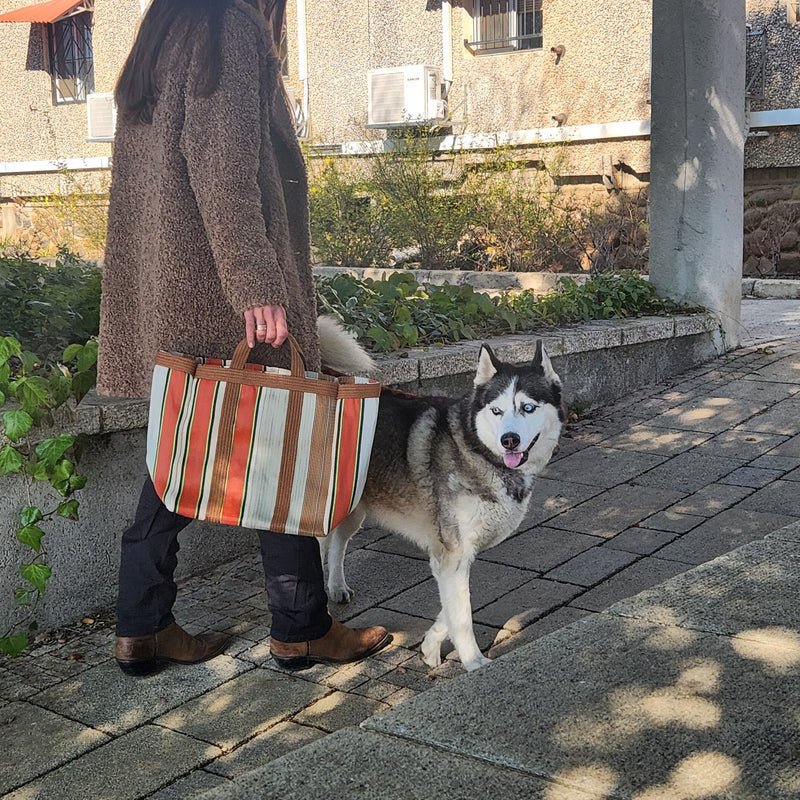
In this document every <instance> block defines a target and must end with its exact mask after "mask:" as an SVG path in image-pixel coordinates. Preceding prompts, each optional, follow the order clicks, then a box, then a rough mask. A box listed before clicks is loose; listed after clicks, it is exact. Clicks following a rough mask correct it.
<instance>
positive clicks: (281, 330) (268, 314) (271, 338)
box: [244, 306, 289, 347]
mask: <svg viewBox="0 0 800 800" xmlns="http://www.w3.org/2000/svg"><path fill="white" fill-rule="evenodd" d="M244 327H245V336H246V337H247V344H249V345H250V347H255V345H256V342H266V343H267V344H271V345H272V346H273V347H280V346H281V345H282V344H283V343H284V342H285V341H286V337H287V335H288V333H289V331H288V329H287V328H286V312H285V311H284V309H283V306H260V307H259V308H250V309H248V310H247V311H245V312H244Z"/></svg>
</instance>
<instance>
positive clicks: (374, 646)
mask: <svg viewBox="0 0 800 800" xmlns="http://www.w3.org/2000/svg"><path fill="white" fill-rule="evenodd" d="M391 641H392V637H391V634H390V633H389V632H388V631H387V630H386V628H382V627H380V625H376V626H374V627H372V628H347V627H345V626H344V625H342V623H341V622H338V621H337V620H333V624H332V625H331V629H330V630H329V631H328V632H327V633H326V634H325V635H324V636H323V637H321V638H320V639H313V640H312V641H310V642H279V641H278V640H277V639H272V640H271V641H270V646H269V652H270V655H271V656H272V658H273V659H274V661H275V663H276V664H277V665H278V666H279V667H281V668H282V669H286V670H291V671H292V672H294V671H296V670H299V669H308V667H310V666H313V665H314V664H349V663H350V662H351V661H360V660H361V659H362V658H366V657H367V656H371V655H372V654H373V653H377V652H378V650H382V649H383V648H384V647H386V645H388V644H389V643H390V642H391Z"/></svg>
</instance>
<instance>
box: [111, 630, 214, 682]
mask: <svg viewBox="0 0 800 800" xmlns="http://www.w3.org/2000/svg"><path fill="white" fill-rule="evenodd" d="M227 643H228V636H227V635H226V634H224V633H203V634H201V635H200V636H191V635H190V634H188V633H186V631H185V630H184V629H183V628H181V626H180V625H178V623H177V622H173V623H172V624H171V625H168V626H167V627H166V628H164V630H162V631H159V632H158V633H151V634H150V635H149V636H118V637H117V639H116V641H115V643H114V658H116V659H117V664H119V667H120V669H121V670H122V671H123V672H124V673H126V674H127V675H152V674H153V673H154V672H156V671H157V670H159V669H160V668H161V667H162V666H163V665H164V663H165V662H172V663H174V664H198V663H199V662H201V661H208V660H209V659H210V658H214V656H218V655H219V654H220V653H221V652H222V651H223V650H224V649H225V645H226V644H227Z"/></svg>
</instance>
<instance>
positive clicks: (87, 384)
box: [72, 367, 97, 403]
mask: <svg viewBox="0 0 800 800" xmlns="http://www.w3.org/2000/svg"><path fill="white" fill-rule="evenodd" d="M95 383H97V371H96V370H95V369H94V367H93V368H92V369H90V370H89V371H88V372H79V373H77V374H76V375H73V376H72V396H73V397H74V398H75V400H76V401H77V402H78V403H80V401H81V400H83V398H84V397H85V396H86V394H87V392H89V391H90V390H91V389H93V388H94V385H95Z"/></svg>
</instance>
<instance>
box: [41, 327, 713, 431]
mask: <svg viewBox="0 0 800 800" xmlns="http://www.w3.org/2000/svg"><path fill="white" fill-rule="evenodd" d="M718 330H719V323H718V321H717V320H716V318H715V317H713V316H712V315H710V314H687V315H686V316H679V317H639V318H637V319H629V320H600V321H595V322H587V323H583V324H580V325H576V326H574V327H571V328H553V329H549V330H546V331H543V332H542V334H521V335H517V336H503V337H499V338H494V339H489V340H487V342H488V344H490V345H491V347H492V349H493V350H494V351H495V352H496V353H497V355H498V356H499V357H500V358H502V359H503V360H505V361H509V362H512V363H517V364H519V363H524V362H526V361H531V360H532V359H533V356H534V354H535V352H536V342H537V341H538V340H539V339H542V341H543V343H544V347H545V350H546V351H547V353H548V354H549V355H550V356H551V357H553V358H558V357H559V356H567V355H574V354H577V353H590V352H593V351H597V350H608V349H612V348H624V347H627V346H630V345H637V344H643V343H646V342H656V341H661V340H668V339H677V338H681V337H688V336H695V335H698V334H704V333H714V332H716V331H718ZM480 346H481V342H479V341H471V342H461V343H459V344H452V345H443V346H441V347H431V348H428V349H425V348H413V349H410V350H407V351H405V352H404V353H403V354H402V356H397V355H391V356H385V357H381V356H379V357H378V358H377V359H376V361H377V363H378V368H379V370H380V378H381V380H382V381H383V383H385V384H387V385H404V386H409V385H415V384H421V383H423V382H425V381H429V380H432V379H436V378H444V377H450V376H455V375H463V374H468V373H471V372H472V371H473V370H474V368H475V363H476V359H477V355H478V350H479V349H480ZM147 414H148V401H147V400H138V399H120V398H111V397H100V396H98V395H96V394H95V393H94V392H91V393H90V394H88V395H87V396H86V398H84V400H83V402H81V404H80V405H79V406H77V407H73V408H70V409H66V410H64V411H62V412H61V413H60V414H58V415H57V418H56V425H55V426H54V427H53V429H52V430H51V431H50V432H49V433H50V435H52V436H57V435H59V434H60V433H70V434H73V435H77V434H87V435H97V434H107V433H117V432H120V431H130V430H139V429H142V428H146V427H147Z"/></svg>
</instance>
